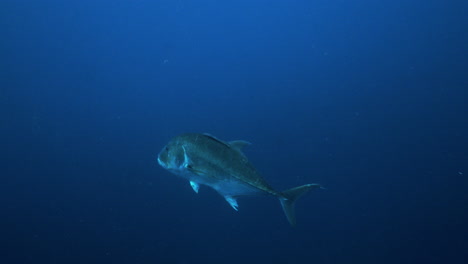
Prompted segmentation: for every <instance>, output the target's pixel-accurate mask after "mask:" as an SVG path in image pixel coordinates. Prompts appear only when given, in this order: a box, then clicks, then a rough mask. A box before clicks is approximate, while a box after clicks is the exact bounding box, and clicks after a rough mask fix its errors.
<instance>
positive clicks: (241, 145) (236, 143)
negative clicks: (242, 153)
mask: <svg viewBox="0 0 468 264" xmlns="http://www.w3.org/2000/svg"><path fill="white" fill-rule="evenodd" d="M229 145H231V147H232V148H235V149H237V150H242V149H243V148H244V147H245V146H250V145H252V143H250V142H248V141H245V140H234V141H230V142H229Z"/></svg>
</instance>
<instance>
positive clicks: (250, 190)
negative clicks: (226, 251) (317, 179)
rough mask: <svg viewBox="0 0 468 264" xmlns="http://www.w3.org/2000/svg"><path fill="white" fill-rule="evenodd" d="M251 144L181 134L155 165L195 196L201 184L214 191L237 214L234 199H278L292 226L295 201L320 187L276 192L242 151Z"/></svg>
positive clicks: (316, 185)
mask: <svg viewBox="0 0 468 264" xmlns="http://www.w3.org/2000/svg"><path fill="white" fill-rule="evenodd" d="M247 145H250V143H249V142H247V141H244V140H236V141H230V142H225V141H222V140H220V139H217V138H215V137H214V136H211V135H209V134H195V133H190V134H182V135H179V136H177V137H175V138H173V139H172V140H171V141H169V143H168V144H167V145H166V146H165V147H164V148H163V149H162V150H161V152H160V153H159V155H158V163H159V164H160V165H161V166H162V167H163V168H165V169H167V170H168V171H170V172H172V173H173V174H176V175H178V176H180V177H182V178H185V179H187V180H188V181H189V182H190V185H191V186H192V188H193V190H194V191H195V192H196V193H198V190H199V188H200V185H206V186H209V187H211V188H213V189H215V190H216V191H217V192H218V193H219V194H220V195H221V196H223V197H224V199H226V201H227V202H228V203H229V204H230V205H231V206H232V208H234V210H236V211H237V209H238V204H237V200H236V199H237V198H238V197H239V196H245V195H259V194H266V195H271V196H275V197H277V198H278V199H279V201H280V203H281V206H282V208H283V211H284V213H285V215H286V217H287V219H288V221H289V223H290V224H291V225H292V226H294V225H295V224H296V217H295V213H294V202H295V201H296V200H297V198H299V197H300V196H301V195H303V194H304V193H306V192H308V191H309V190H312V189H315V188H321V186H320V184H305V185H302V186H299V187H295V188H292V189H289V190H286V191H283V192H277V191H275V190H274V189H273V188H272V187H270V185H269V184H268V183H267V182H266V181H265V180H264V179H263V178H262V177H261V176H260V174H259V173H258V172H257V170H256V169H255V168H254V167H253V165H252V164H251V163H250V162H249V161H248V159H247V157H246V156H245V155H244V153H243V152H242V150H241V149H242V148H243V147H245V146H247Z"/></svg>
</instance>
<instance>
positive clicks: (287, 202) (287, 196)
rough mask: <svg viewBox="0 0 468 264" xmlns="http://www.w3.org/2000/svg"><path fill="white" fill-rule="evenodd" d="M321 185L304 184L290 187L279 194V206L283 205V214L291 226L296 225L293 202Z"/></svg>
mask: <svg viewBox="0 0 468 264" xmlns="http://www.w3.org/2000/svg"><path fill="white" fill-rule="evenodd" d="M321 187H322V186H320V184H305V185H302V186H299V187H294V188H291V189H289V190H286V191H284V192H282V193H281V194H280V197H279V200H280V202H281V206H282V207H283V211H284V214H285V215H286V217H287V218H288V221H289V223H290V224H291V225H292V226H295V225H296V214H295V213H294V203H295V202H296V200H297V199H298V198H299V197H301V196H302V195H303V194H305V193H306V192H308V191H310V190H312V189H316V188H321Z"/></svg>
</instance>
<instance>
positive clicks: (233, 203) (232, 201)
mask: <svg viewBox="0 0 468 264" xmlns="http://www.w3.org/2000/svg"><path fill="white" fill-rule="evenodd" d="M224 199H226V202H228V203H229V205H231V207H232V208H233V209H234V210H236V211H238V209H237V207H239V205H238V204H237V201H236V199H235V198H234V197H232V196H224Z"/></svg>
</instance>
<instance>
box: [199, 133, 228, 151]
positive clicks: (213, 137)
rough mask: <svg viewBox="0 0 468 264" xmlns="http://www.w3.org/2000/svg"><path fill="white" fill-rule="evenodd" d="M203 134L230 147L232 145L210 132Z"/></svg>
mask: <svg viewBox="0 0 468 264" xmlns="http://www.w3.org/2000/svg"><path fill="white" fill-rule="evenodd" d="M203 136H205V137H207V138H210V139H212V140H214V141H217V142H219V143H221V144H223V145H225V146H226V147H229V148H230V147H231V145H229V144H228V143H226V142H224V141H222V140H221V139H219V138H216V137H215V136H213V135H210V134H208V133H203Z"/></svg>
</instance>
